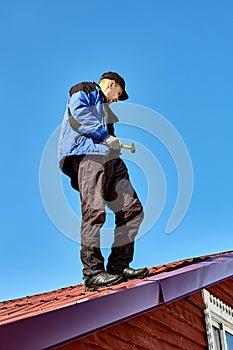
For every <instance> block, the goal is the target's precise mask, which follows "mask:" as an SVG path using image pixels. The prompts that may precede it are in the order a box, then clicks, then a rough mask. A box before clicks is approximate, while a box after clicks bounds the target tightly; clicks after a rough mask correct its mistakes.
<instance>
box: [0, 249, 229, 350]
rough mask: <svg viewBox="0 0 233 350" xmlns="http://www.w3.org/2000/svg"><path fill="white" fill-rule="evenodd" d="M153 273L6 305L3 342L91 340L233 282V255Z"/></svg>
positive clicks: (0, 315) (1, 306)
mask: <svg viewBox="0 0 233 350" xmlns="http://www.w3.org/2000/svg"><path fill="white" fill-rule="evenodd" d="M149 272H150V273H149V276H148V277H146V278H145V279H143V280H134V281H129V282H125V283H121V284H119V285H116V286H113V287H111V288H110V287H109V288H103V289H100V290H99V291H96V292H84V286H83V284H79V285H76V286H70V287H66V288H61V289H58V290H56V291H52V292H47V293H42V294H38V295H34V296H28V297H25V298H20V299H15V300H9V301H5V302H1V303H0V325H1V327H0V337H1V338H2V339H3V338H4V337H7V339H8V341H9V339H10V342H11V343H12V344H9V343H8V349H9V350H10V349H14V350H16V349H22V348H24V349H25V350H27V349H30V350H31V349H32V344H31V343H30V341H29V339H28V337H27V341H28V345H27V346H28V347H27V346H26V345H25V343H24V342H25V332H27V335H28V334H30V339H32V340H31V341H33V342H34V344H35V342H36V343H37V345H38V347H35V346H34V347H33V348H34V349H45V348H48V347H49V346H54V345H56V344H58V343H61V342H64V341H66V340H70V339H73V338H76V337H80V336H83V335H86V334H88V333H90V332H93V331H96V330H98V329H101V328H103V327H106V326H108V325H111V324H114V323H116V322H119V321H122V320H125V319H127V318H129V317H132V316H134V315H137V314H140V313H143V312H146V311H148V310H151V309H154V308H156V307H159V306H161V305H163V304H164V303H171V302H173V301H175V300H178V299H180V298H183V297H184V296H186V295H190V294H192V293H194V292H195V291H198V290H200V289H203V288H205V287H207V286H210V285H214V284H216V283H218V282H220V281H222V280H225V279H227V278H230V277H232V276H233V252H232V251H230V252H224V253H218V254H213V255H207V256H202V257H197V258H191V259H186V260H182V261H178V262H174V263H169V264H165V265H160V266H155V267H152V268H150V269H149ZM42 332H43V335H44V336H43V337H41V334H42ZM10 334H11V338H9V335H10ZM12 334H17V337H12ZM17 346H18V347H17Z"/></svg>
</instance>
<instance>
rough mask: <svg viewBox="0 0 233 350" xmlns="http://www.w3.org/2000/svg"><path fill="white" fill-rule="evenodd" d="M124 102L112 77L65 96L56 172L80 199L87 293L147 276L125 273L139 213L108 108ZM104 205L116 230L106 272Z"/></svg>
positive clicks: (116, 78) (82, 85)
mask: <svg viewBox="0 0 233 350" xmlns="http://www.w3.org/2000/svg"><path fill="white" fill-rule="evenodd" d="M127 99H128V94H127V92H126V90H125V81H124V79H123V78H122V77H121V76H120V75H119V74H118V73H116V72H106V73H104V74H103V75H102V76H101V78H100V81H99V84H97V83H95V82H82V83H79V84H77V85H75V86H73V87H72V88H71V89H70V91H69V96H68V102H67V108H66V112H65V115H64V120H63V123H62V127H61V133H60V138H59V145H58V156H59V166H60V168H61V169H62V171H63V172H64V173H65V174H66V175H68V176H69V177H70V179H71V186H72V187H73V188H74V189H76V190H77V191H79V193H80V201H81V209H82V224H81V251H80V256H81V261H82V263H83V278H84V282H85V289H86V290H89V291H92V290H95V289H97V288H102V287H107V286H112V285H115V284H118V283H120V282H122V281H124V280H130V279H134V278H144V277H145V276H146V275H147V274H148V269H147V268H141V269H133V268H130V267H129V264H130V263H131V262H132V260H133V254H134V239H135V236H136V234H137V232H138V229H139V226H140V224H141V222H142V219H143V208H142V205H141V203H140V201H139V199H138V196H137V194H136V192H135V190H134V188H133V186H132V184H131V183H130V180H129V175H128V171H127V168H126V165H125V163H124V162H123V160H122V159H121V158H120V150H121V142H120V140H119V139H118V138H117V137H115V134H114V123H116V122H117V121H118V118H117V116H116V115H115V114H114V113H113V112H112V110H111V109H110V107H109V104H111V103H113V102H117V101H118V100H120V101H124V100H127ZM106 205H107V206H108V207H109V208H110V209H111V210H112V211H113V212H114V213H115V224H116V227H115V230H114V242H113V244H112V247H111V254H110V256H109V258H108V263H107V268H106V271H105V268H104V258H103V256H102V253H101V249H100V248H101V244H100V228H101V227H102V226H103V224H104V222H105V219H106V212H105V206H106Z"/></svg>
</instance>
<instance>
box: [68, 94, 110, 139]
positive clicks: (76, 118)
mask: <svg viewBox="0 0 233 350" xmlns="http://www.w3.org/2000/svg"><path fill="white" fill-rule="evenodd" d="M94 109H95V106H93V105H91V101H90V98H89V96H88V95H87V94H86V93H85V92H84V91H79V92H77V93H76V94H73V95H72V96H71V98H70V101H69V110H68V112H69V123H70V126H71V127H72V129H74V130H75V131H77V132H78V133H79V134H80V135H84V136H86V137H89V138H92V139H94V140H95V141H103V140H104V139H105V138H106V137H107V136H108V135H109V134H108V132H107V130H106V128H105V127H104V126H103V125H102V124H101V122H100V121H99V120H98V118H97V117H96V116H95V114H94V113H93V112H94Z"/></svg>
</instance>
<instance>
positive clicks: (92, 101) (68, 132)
mask: <svg viewBox="0 0 233 350" xmlns="http://www.w3.org/2000/svg"><path fill="white" fill-rule="evenodd" d="M117 121H118V118H117V117H116V115H115V114H114V113H113V112H112V111H111V109H110V107H109V106H108V104H106V103H105V96H104V94H103V92H102V91H101V89H100V87H99V85H98V84H96V83H94V82H93V83H92V82H83V83H79V84H77V85H75V86H73V87H72V88H71V89H70V91H69V97H68V101H67V108H66V111H65V115H64V119H63V122H62V126H61V131H60V137H59V142H58V160H59V164H60V166H61V167H62V163H63V161H64V159H65V157H67V156H71V155H85V154H99V155H100V154H101V155H106V154H107V152H108V147H107V146H106V145H104V144H102V142H103V141H104V139H105V138H106V137H107V136H109V135H113V136H115V135H114V128H113V124H114V123H115V122H117Z"/></svg>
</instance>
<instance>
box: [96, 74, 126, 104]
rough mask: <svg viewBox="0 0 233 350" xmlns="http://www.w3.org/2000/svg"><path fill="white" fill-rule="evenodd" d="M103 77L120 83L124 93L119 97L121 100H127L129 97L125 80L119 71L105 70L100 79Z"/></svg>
mask: <svg viewBox="0 0 233 350" xmlns="http://www.w3.org/2000/svg"><path fill="white" fill-rule="evenodd" d="M102 79H111V80H115V82H116V83H117V84H119V85H120V87H121V88H122V90H123V93H122V94H121V96H120V97H119V100H120V101H125V100H127V99H128V98H129V96H128V94H127V92H126V91H125V81H124V79H123V78H122V77H121V76H120V75H119V74H118V73H116V72H105V73H103V74H102V75H101V77H100V80H102Z"/></svg>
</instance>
